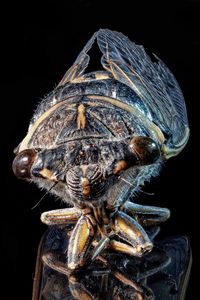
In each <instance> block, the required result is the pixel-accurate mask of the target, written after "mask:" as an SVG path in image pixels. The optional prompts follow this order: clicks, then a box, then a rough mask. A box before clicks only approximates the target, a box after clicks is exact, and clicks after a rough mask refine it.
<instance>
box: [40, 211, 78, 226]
mask: <svg viewBox="0 0 200 300" xmlns="http://www.w3.org/2000/svg"><path fill="white" fill-rule="evenodd" d="M80 216H81V210H79V209H78V208H75V207H72V208H64V209H56V210H51V211H47V212H44V213H43V214H42V215H41V221H42V222H43V223H45V224H46V225H60V224H70V223H76V222H77V221H78V219H79V218H80Z"/></svg>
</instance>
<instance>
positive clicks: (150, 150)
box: [129, 136, 160, 165]
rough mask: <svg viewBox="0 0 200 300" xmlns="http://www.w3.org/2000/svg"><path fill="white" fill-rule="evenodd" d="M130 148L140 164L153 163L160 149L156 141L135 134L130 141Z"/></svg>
mask: <svg viewBox="0 0 200 300" xmlns="http://www.w3.org/2000/svg"><path fill="white" fill-rule="evenodd" d="M129 145H130V149H131V151H132V152H133V153H134V154H135V155H136V157H137V159H138V160H139V163H140V164H143V165H148V164H152V163H154V162H155V161H156V160H157V159H158V158H159V156H160V150H159V147H158V145H157V144H156V142H154V141H153V140H152V139H151V138H149V137H146V136H135V137H134V138H133V139H132V140H131V141H130V144H129Z"/></svg>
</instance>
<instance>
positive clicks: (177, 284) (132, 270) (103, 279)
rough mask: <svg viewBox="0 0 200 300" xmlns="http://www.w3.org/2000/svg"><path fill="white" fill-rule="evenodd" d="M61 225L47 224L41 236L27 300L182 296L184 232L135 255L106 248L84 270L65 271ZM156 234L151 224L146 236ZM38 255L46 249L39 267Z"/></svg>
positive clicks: (186, 259) (187, 257) (177, 299)
mask: <svg viewBox="0 0 200 300" xmlns="http://www.w3.org/2000/svg"><path fill="white" fill-rule="evenodd" d="M66 227H67V226H63V227H62V228H61V227H57V226H52V227H51V228H49V229H48V230H47V232H46V233H45V235H44V236H43V238H42V241H41V243H40V246H39V249H38V250H39V251H38V258H37V264H36V271H35V274H36V276H35V280H34V286H33V298H32V300H38V299H42V300H47V299H48V300H50V299H52V300H67V299H69V300H71V299H72V298H73V299H78V300H82V299H84V300H86V299H87V300H94V299H95V300H100V299H106V300H111V299H115V300H125V299H126V300H133V299H134V300H153V299H162V300H169V299H173V300H181V299H182V300H183V299H185V297H184V295H185V291H186V287H187V283H188V279H189V274H190V268H191V258H192V255H191V250H190V246H189V243H188V239H187V238H186V237H182V236H176V237H168V238H166V239H165V240H162V241H160V240H157V241H156V247H154V248H153V251H151V252H150V253H147V255H144V256H143V257H140V258H138V257H133V256H129V257H127V256H124V255H119V254H118V253H115V252H114V251H109V253H107V255H106V257H105V256H102V255H99V256H98V257H97V259H96V260H95V262H94V263H93V264H92V265H91V266H88V267H87V269H86V270H81V271H80V270H79V272H76V273H74V272H73V273H71V272H69V270H67V269H66V254H65V250H66V245H67V244H68V239H69V238H68V236H67V235H66ZM157 233H158V230H156V228H155V227H153V228H149V229H148V235H149V236H150V238H151V239H152V240H154V236H156V234H157ZM162 249H163V250H162ZM52 251H53V253H54V256H52V254H51V253H52ZM42 254H43V255H44V254H47V255H46V256H43V257H44V261H43V262H45V264H44V267H43V268H42V264H41V256H42ZM55 256H56V257H58V261H59V264H57V265H54V266H53V267H54V268H52V262H51V258H53V259H54V257H55ZM49 264H50V267H49ZM57 271H59V272H57Z"/></svg>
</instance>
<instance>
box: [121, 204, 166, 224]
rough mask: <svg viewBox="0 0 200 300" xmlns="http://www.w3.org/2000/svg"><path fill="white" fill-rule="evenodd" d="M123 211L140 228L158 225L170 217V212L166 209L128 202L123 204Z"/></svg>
mask: <svg viewBox="0 0 200 300" xmlns="http://www.w3.org/2000/svg"><path fill="white" fill-rule="evenodd" d="M123 210H124V212H126V213H127V214H128V215H130V216H133V217H134V218H135V219H136V220H137V221H138V223H140V224H141V225H142V226H152V225H158V224H160V223H161V222H165V221H166V220H167V219H168V218H169V217H170V210H169V209H167V208H161V207H156V206H145V205H139V204H136V203H133V202H130V201H127V202H125V204H124V206H123Z"/></svg>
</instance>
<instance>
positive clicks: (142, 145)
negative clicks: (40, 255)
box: [13, 30, 189, 269]
mask: <svg viewBox="0 0 200 300" xmlns="http://www.w3.org/2000/svg"><path fill="white" fill-rule="evenodd" d="M95 40H97V43H98V46H99V48H100V50H101V52H102V54H103V56H102V61H101V62H102V65H103V67H104V69H105V70H106V71H98V72H92V73H89V74H84V75H83V72H84V70H85V69H86V67H87V65H88V62H89V56H88V54H87V52H88V51H89V49H90V48H91V47H92V45H93V43H94V41H95ZM156 59H157V58H156ZM157 60H158V63H154V62H152V61H151V59H150V58H149V57H148V56H147V54H146V53H145V51H144V49H143V47H141V46H137V45H135V44H134V43H132V42H130V41H129V40H128V38H126V37H125V36H124V35H122V34H121V33H117V32H112V31H110V30H99V31H98V32H96V33H95V34H94V35H93V37H92V38H91V39H90V40H89V42H88V43H87V44H86V46H85V48H84V49H83V50H82V52H81V53H80V55H79V56H78V58H77V59H76V61H75V63H74V65H73V66H72V67H71V68H70V69H69V70H68V71H67V72H66V74H65V76H64V78H63V79H62V81H61V82H60V83H59V85H58V87H57V88H56V89H55V90H54V91H53V92H52V93H51V94H50V95H49V96H48V97H47V98H46V99H44V100H43V101H42V102H41V104H40V105H39V107H38V109H37V110H36V112H35V114H34V116H33V119H32V121H31V124H30V127H29V131H28V133H27V135H26V137H25V138H24V139H23V141H22V142H21V144H20V145H19V147H18V149H17V150H16V154H17V156H16V158H15V160H14V163H13V170H14V173H15V174H16V175H17V176H18V177H20V178H24V179H27V180H31V181H34V182H36V183H37V184H38V185H39V186H40V187H44V188H46V189H47V190H49V191H50V192H52V193H54V194H56V195H58V196H59V197H61V198H62V199H63V200H64V201H65V202H66V203H69V204H70V205H71V206H72V207H70V208H66V209H60V210H55V211H50V212H45V213H43V214H42V216H41V219H42V221H43V222H44V223H46V224H47V225H54V224H56V225H63V224H68V223H76V225H75V227H74V229H73V230H72V233H71V236H70V240H69V245H68V254H67V257H68V260H67V266H66V268H67V267H68V269H78V268H80V267H82V266H84V265H85V264H86V263H88V262H90V261H93V260H94V259H95V258H96V257H97V256H98V255H99V254H100V253H101V252H102V251H103V250H104V249H106V248H112V249H115V250H117V251H119V252H122V253H128V254H132V255H134V256H142V255H143V253H144V252H147V251H150V250H151V249H152V246H153V245H152V241H151V239H150V238H149V237H148V235H147V233H146V232H145V230H144V229H143V226H150V225H155V224H157V223H160V222H162V221H165V220H166V219H167V218H168V217H169V214H170V213H169V210H168V209H164V208H158V207H150V206H142V205H138V204H135V203H133V202H131V201H130V200H129V199H130V196H132V195H133V194H134V192H135V191H136V190H137V189H138V187H139V186H140V185H142V184H143V183H144V181H146V180H149V179H150V177H152V176H154V175H156V174H157V173H158V170H159V168H160V166H161V164H162V162H163V161H164V160H165V159H168V158H169V157H171V156H174V155H177V154H178V153H179V152H180V151H181V150H182V149H183V147H184V146H185V144H186V143H187V140H188V137H189V128H188V122H187V115H186V108H185V104H184V99H183V96H182V93H181V91H180V88H179V86H178V84H177V82H176V80H175V78H174V76H173V75H172V73H171V72H170V71H169V70H168V68H167V67H166V66H165V65H164V64H163V62H161V61H160V60H159V59H157ZM54 263H55V262H54Z"/></svg>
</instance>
